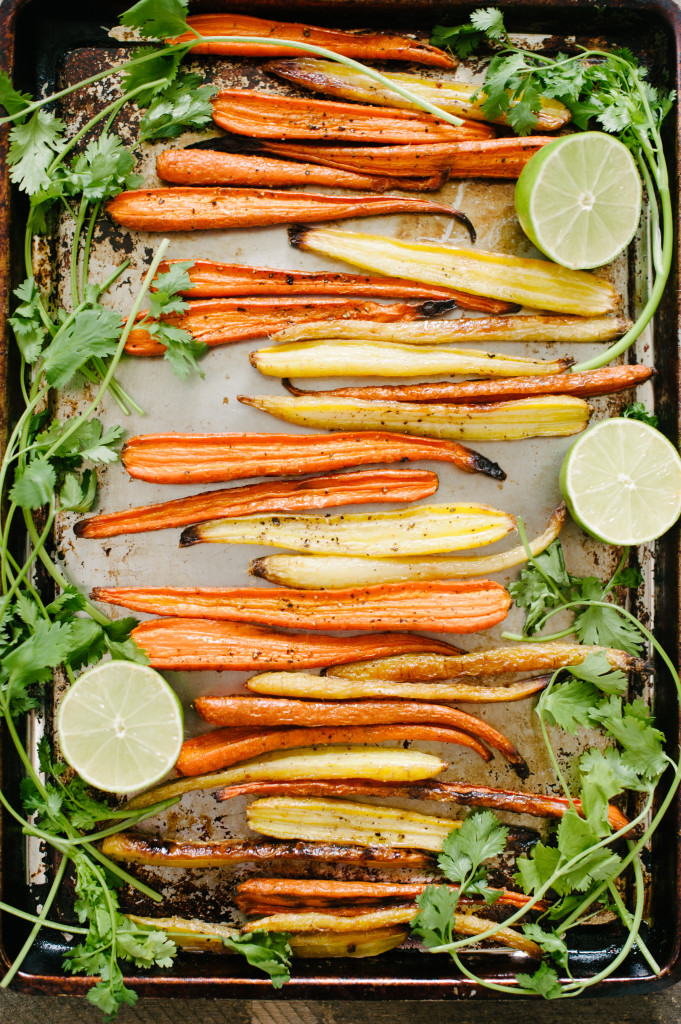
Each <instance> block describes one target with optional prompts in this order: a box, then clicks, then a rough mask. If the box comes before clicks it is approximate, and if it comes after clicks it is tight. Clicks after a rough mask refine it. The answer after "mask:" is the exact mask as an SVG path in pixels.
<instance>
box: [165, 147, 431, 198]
mask: <svg viewBox="0 0 681 1024" xmlns="http://www.w3.org/2000/svg"><path fill="white" fill-rule="evenodd" d="M156 174H157V175H158V177H159V178H161V180H162V181H168V182H170V183H171V184H173V185H237V186H241V187H243V186H252V187H255V188H286V186H287V185H326V186H328V187H329V188H350V189H369V190H370V191H371V192H385V191H386V190H387V189H389V188H399V189H402V190H403V191H407V192H433V191H434V190H435V189H438V188H440V187H441V185H443V184H444V182H445V180H446V177H447V175H446V173H444V172H442V173H440V174H432V175H430V176H429V177H427V178H415V177H414V178H391V177H386V176H381V177H379V176H378V175H376V174H358V173H357V172H355V171H341V170H338V169H337V168H335V167H322V166H320V165H319V164H312V163H298V162H293V161H289V160H274V159H272V158H271V157H266V156H250V155H248V154H245V153H224V152H220V151H219V150H217V149H207V148H202V149H167V150H164V151H163V152H162V153H159V154H158V156H157V157H156Z"/></svg>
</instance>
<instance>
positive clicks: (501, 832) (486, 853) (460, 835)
mask: <svg viewBox="0 0 681 1024" xmlns="http://www.w3.org/2000/svg"><path fill="white" fill-rule="evenodd" d="M507 837H508V829H507V828H506V827H505V826H504V825H501V824H500V823H499V821H498V820H497V817H496V815H495V814H494V812H493V811H478V812H477V813H474V814H469V815H468V817H467V818H466V819H465V820H464V821H463V822H462V824H461V827H460V828H457V829H453V830H452V831H451V832H450V833H449V834H448V835H447V836H446V837H445V839H444V841H443V843H442V852H441V853H440V854H439V855H438V864H439V866H440V869H441V871H442V872H443V874H444V875H446V877H447V878H449V879H450V880H451V881H452V882H462V883H463V882H465V880H466V878H467V876H468V875H469V874H470V873H471V872H473V871H475V870H476V869H477V868H478V867H479V866H480V864H481V863H482V861H484V860H489V858H490V857H498V856H499V854H501V853H503V852H504V850H505V848H506V839H507Z"/></svg>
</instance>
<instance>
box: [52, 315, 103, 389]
mask: <svg viewBox="0 0 681 1024" xmlns="http://www.w3.org/2000/svg"><path fill="white" fill-rule="evenodd" d="M121 329H122V324H121V318H120V314H119V313H116V312H115V311H114V310H111V309H102V308H101V307H100V308H99V309H84V310H81V311H80V312H79V313H76V314H75V316H74V318H73V320H72V321H71V323H70V324H68V325H67V326H66V327H63V328H62V329H61V330H60V331H58V332H57V334H56V335H55V336H54V338H53V340H52V343H51V344H50V345H49V347H48V348H47V349H46V351H45V355H44V362H43V370H44V373H45V377H46V378H47V381H48V383H49V384H50V385H51V386H52V387H54V388H61V387H64V385H65V384H68V382H69V381H70V380H71V378H72V377H73V375H74V374H75V373H77V371H78V370H79V369H80V368H81V366H84V365H85V363H87V361H88V360H89V359H91V358H92V356H109V355H112V354H113V353H114V352H115V351H116V348H117V346H118V342H119V339H120V336H121Z"/></svg>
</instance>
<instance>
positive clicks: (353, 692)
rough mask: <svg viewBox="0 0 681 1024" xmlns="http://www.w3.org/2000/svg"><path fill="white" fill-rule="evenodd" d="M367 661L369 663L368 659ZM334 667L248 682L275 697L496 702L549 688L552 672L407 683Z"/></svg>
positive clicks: (269, 675) (254, 689) (256, 690)
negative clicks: (499, 680) (512, 678)
mask: <svg viewBox="0 0 681 1024" xmlns="http://www.w3.org/2000/svg"><path fill="white" fill-rule="evenodd" d="M365 664H366V663H365ZM337 671H338V670H337V669H334V670H333V672H334V674H333V675H322V676H314V675H311V674H309V673H308V672H263V673H261V674H260V675H257V676H252V677H251V679H249V680H248V681H247V683H246V686H247V688H248V689H249V690H251V691H252V692H253V693H264V694H267V695H268V696H274V697H296V698H301V699H303V700H323V701H326V700H340V701H346V700H358V699H364V698H367V697H370V698H372V699H373V698H380V699H383V698H386V697H387V698H390V699H397V700H399V701H402V700H416V701H434V702H438V701H443V700H455V701H457V702H458V703H467V704H495V703H497V704H498V703H506V702H507V701H516V700H525V698H526V697H531V696H532V695H533V694H535V693H538V692H539V691H540V690H543V689H545V688H546V687H547V686H548V684H549V682H550V680H551V676H549V675H543V676H531V677H530V678H528V679H519V680H518V681H517V682H515V683H504V684H496V685H494V684H490V683H487V682H485V683H470V682H465V681H461V680H458V679H454V680H452V681H451V682H433V683H431V682H428V683H405V682H390V681H387V682H386V681H384V680H382V679H372V678H368V679H363V678H362V677H361V676H360V677H359V678H354V679H343V678H342V677H341V676H339V675H338V674H337Z"/></svg>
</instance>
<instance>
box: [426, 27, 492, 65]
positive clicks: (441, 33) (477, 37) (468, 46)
mask: <svg viewBox="0 0 681 1024" xmlns="http://www.w3.org/2000/svg"><path fill="white" fill-rule="evenodd" d="M483 37H484V33H483V32H480V31H478V29H476V28H475V26H474V25H471V24H470V23H469V24H467V25H457V26H455V27H452V28H450V27H449V26H448V25H436V26H435V28H434V29H433V31H432V33H431V36H430V42H431V44H432V45H433V46H440V47H442V46H447V47H449V48H450V49H451V50H454V51H455V53H456V54H457V55H458V56H459V57H461V59H462V60H463V59H464V58H465V57H468V56H469V55H470V54H471V53H474V52H475V51H476V50H477V48H478V46H479V45H480V42H481V40H482V39H483Z"/></svg>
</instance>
